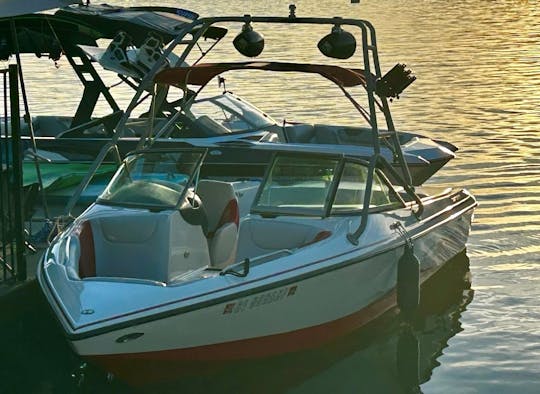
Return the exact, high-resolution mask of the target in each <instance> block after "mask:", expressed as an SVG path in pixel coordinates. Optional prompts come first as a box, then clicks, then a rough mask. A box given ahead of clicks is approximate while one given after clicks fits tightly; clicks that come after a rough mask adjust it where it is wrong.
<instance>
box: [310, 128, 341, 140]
mask: <svg viewBox="0 0 540 394" xmlns="http://www.w3.org/2000/svg"><path fill="white" fill-rule="evenodd" d="M314 129H315V132H314V135H313V138H312V140H311V142H313V143H315V144H339V139H338V135H337V129H336V127H333V126H326V125H315V126H314Z"/></svg>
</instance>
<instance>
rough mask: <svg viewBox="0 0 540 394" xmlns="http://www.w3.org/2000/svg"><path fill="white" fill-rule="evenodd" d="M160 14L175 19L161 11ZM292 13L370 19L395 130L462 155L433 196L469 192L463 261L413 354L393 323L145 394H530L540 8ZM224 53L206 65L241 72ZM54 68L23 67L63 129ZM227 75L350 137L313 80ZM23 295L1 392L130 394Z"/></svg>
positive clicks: (64, 76) (5, 339)
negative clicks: (395, 73) (398, 90)
mask: <svg viewBox="0 0 540 394" xmlns="http://www.w3.org/2000/svg"><path fill="white" fill-rule="evenodd" d="M118 3H119V4H123V5H150V4H152V3H154V2H150V1H146V2H144V1H119V2H118ZM162 4H163V5H178V3H176V2H173V1H170V0H167V1H163V2H162ZM288 4H289V2H288V1H281V0H272V1H269V0H260V1H240V0H229V1H222V0H215V1H212V2H203V1H195V0H191V1H183V2H182V3H181V5H182V6H183V7H184V8H187V9H192V10H195V11H197V12H199V13H200V14H201V15H210V14H212V15H218V14H220V15H225V14H229V15H232V14H244V13H251V14H253V15H275V14H278V15H286V14H287V13H288ZM296 6H297V15H298V16H343V17H353V18H363V19H368V20H370V21H371V22H372V23H373V24H374V25H375V27H376V29H377V33H378V36H377V38H378V46H379V55H380V60H381V64H382V68H383V70H388V69H390V68H391V67H392V66H393V65H394V64H395V63H397V62H404V63H406V64H407V65H408V66H410V67H411V68H412V69H413V70H414V72H415V74H416V76H417V78H418V80H417V81H416V82H415V83H414V84H413V85H411V87H409V88H408V89H407V91H406V92H405V93H404V94H403V95H402V97H401V98H400V99H399V100H396V101H394V102H393V103H392V110H393V115H394V121H395V123H396V126H397V127H398V128H399V129H402V130H408V131H415V132H418V133H420V134H425V135H427V136H429V137H432V138H436V139H443V140H447V141H449V142H452V143H453V144H455V145H457V146H458V147H459V148H460V150H459V151H458V157H457V158H456V159H455V160H453V161H451V162H450V163H449V164H448V165H447V166H446V167H445V168H444V169H442V170H441V171H440V172H439V173H438V174H437V175H436V176H434V177H433V178H432V179H431V180H430V181H429V184H432V185H441V186H442V185H448V186H459V187H466V188H468V189H470V190H472V192H473V193H474V194H475V195H476V197H477V198H478V200H479V204H480V206H479V207H478V209H477V211H476V215H475V222H474V225H473V231H472V234H471V236H470V239H469V244H468V248H467V256H468V257H467V256H460V257H458V258H457V259H455V261H454V262H453V263H452V265H451V266H450V267H449V269H448V270H447V271H448V272H443V273H442V274H441V278H439V279H438V282H436V285H433V286H432V288H430V289H427V290H426V293H425V294H427V296H426V297H425V298H426V300H424V302H423V306H422V308H421V311H420V314H419V316H418V318H417V319H416V320H415V322H414V324H413V326H412V331H413V332H414V334H415V335H416V339H417V341H418V345H419V347H418V348H419V352H416V351H415V349H416V347H415V343H414V342H413V343H412V345H411V342H410V336H409V335H408V333H407V332H406V330H407V329H405V328H404V327H403V325H402V322H401V321H400V319H399V318H398V317H395V316H393V315H389V316H386V317H385V318H384V319H382V320H381V322H378V323H377V324H376V325H375V326H374V327H371V328H368V329H367V330H362V331H361V332H358V333H355V334H353V335H351V336H349V337H347V338H344V339H342V340H340V341H338V342H336V343H332V344H329V345H327V346H325V347H324V348H321V349H316V350H313V351H310V352H306V353H302V354H297V355H293V356H286V357H280V358H276V359H273V360H267V361H264V362H254V363H249V364H247V365H241V364H239V365H229V366H228V367H227V368H225V369H223V370H219V371H205V373H201V375H199V376H193V377H192V378H189V379H185V380H182V381H179V382H177V383H176V384H175V385H173V386H169V387H163V388H159V389H154V390H151V391H152V392H154V391H155V392H181V391H182V392H198V393H206V392H218V391H219V392H231V393H232V392H268V393H273V392H289V393H330V392H332V393H349V392H366V393H379V392H380V393H393V392H396V393H399V392H424V393H538V392H539V391H540V302H539V300H540V3H539V2H537V1H534V0H531V1H502V0H501V1H487V0H485V1H484V0H467V1H459V0H454V1H445V0H441V1H436V0H431V1H427V0H426V1H421V0H416V1H407V0H399V1H398V0H362V1H361V4H349V3H348V2H347V1H345V0H339V1H338V0H327V1H324V2H321V1H314V0H304V1H296ZM325 30H328V29H325ZM326 33H327V32H326V31H323V30H320V31H317V30H316V29H312V28H310V29H304V30H302V29H296V30H295V31H287V30H284V29H283V28H276V29H275V30H271V31H264V34H265V38H266V41H267V49H266V51H265V53H264V54H263V57H264V58H265V59H272V60H291V58H290V57H288V56H287V51H288V53H294V56H295V59H296V61H299V62H327V60H325V59H324V58H323V57H322V56H321V55H320V54H318V52H317V50H316V43H317V41H318V39H319V38H320V37H322V35H324V34H326ZM289 34H291V35H293V34H296V35H297V36H296V37H298V39H296V40H295V41H293V42H295V43H296V44H295V45H289V46H286V45H284V44H283V43H280V41H279V40H281V41H285V40H283V38H284V37H285V36H286V35H289ZM234 35H235V33H233V34H231V36H232V37H234ZM232 37H229V40H232ZM302 37H303V38H302ZM226 47H227V48H226V49H224V50H222V51H216V52H215V53H214V54H213V55H211V56H210V57H209V58H208V59H209V60H239V57H236V56H235V55H233V54H232V52H231V50H230V46H226ZM346 64H348V65H354V62H353V61H348V62H347V63H346ZM59 65H60V68H59V69H56V68H54V67H53V65H52V62H50V61H49V62H47V61H44V60H43V59H42V60H40V61H38V60H34V59H33V58H29V59H28V62H27V63H26V64H25V69H24V71H25V73H26V74H27V76H28V77H29V81H28V85H29V86H28V88H29V94H30V96H31V109H32V111H33V113H34V115H35V114H38V113H59V112H60V113H64V114H66V115H69V114H72V112H71V111H72V110H74V109H75V108H76V104H77V103H76V101H75V100H73V97H76V96H74V94H76V93H77V91H76V90H75V89H76V88H75V87H73V88H72V87H71V86H72V85H70V83H71V82H70V81H73V79H70V78H72V76H71V75H69V73H70V72H71V70H70V69H69V67H68V66H67V65H66V63H65V61H60V62H59ZM356 66H357V67H361V65H356ZM234 75H235V74H232V73H231V75H230V76H227V88H228V89H230V90H232V91H234V92H235V93H238V94H240V95H242V96H245V97H247V98H248V99H250V100H251V101H252V102H253V103H254V104H256V105H258V106H260V107H261V108H262V109H264V110H265V111H267V112H268V113H269V114H271V115H272V116H274V117H275V118H276V119H282V118H287V119H297V120H303V121H312V122H318V123H325V122H331V121H336V120H338V121H341V122H344V123H351V124H354V123H355V122H357V121H358V120H359V119H356V118H351V117H350V110H349V107H344V106H341V105H336V104H335V101H334V99H335V98H336V97H335V95H337V96H338V97H337V99H338V102H340V103H341V102H342V103H345V101H343V99H342V98H340V97H339V92H338V91H336V90H331V89H330V85H329V84H328V85H325V84H324V82H323V83H322V84H321V83H320V82H315V80H314V82H313V83H312V82H311V81H308V85H307V86H309V89H307V90H306V84H305V81H301V80H295V79H294V76H291V77H290V78H289V77H288V79H287V81H286V84H285V85H283V84H281V85H280V84H277V83H275V81H273V80H257V83H256V84H253V79H246V77H244V76H241V78H239V79H236V80H235V76H234ZM256 77H257V74H253V75H252V76H251V77H250V78H256ZM111 80H112V79H111ZM44 81H45V84H44ZM301 82H302V84H301ZM49 83H50V85H49ZM47 85H49V86H47ZM44 86H46V87H44ZM66 86H69V88H66ZM261 92H262V93H263V94H260V93H261ZM128 93H129V91H128V90H126V93H125V96H126V97H128ZM283 96H286V98H287V99H288V101H285V100H284V97H283ZM339 100H341V101H339ZM51 103H52V104H51ZM59 107H60V109H59ZM344 116H348V117H347V118H343V117H344ZM321 118H327V119H325V120H323V119H321ZM469 265H470V272H469V273H467V274H466V275H465V273H466V272H467V267H468V266H469ZM31 290H32V291H30V294H34V295H35V297H31V299H32V300H31V302H32V304H31V305H34V304H35V303H37V306H38V307H37V308H35V307H32V308H29V310H28V311H22V312H28V313H27V314H24V315H23V316H20V315H19V314H18V313H15V312H14V313H13V318H12V319H11V320H9V321H8V322H7V323H6V324H4V325H3V326H2V327H0V331H5V333H4V332H2V334H3V336H2V341H1V342H2V345H1V346H2V347H3V349H2V351H1V352H0V392H6V393H11V392H21V393H26V392H32V393H56V392H59V393H62V392H130V391H131V390H130V389H128V388H126V387H124V386H123V385H122V384H121V383H120V382H114V381H113V382H112V383H109V382H107V380H106V377H104V376H103V375H101V374H99V373H98V372H97V371H93V370H92V369H91V368H87V369H85V370H84V371H83V372H80V371H79V369H78V366H79V364H80V362H79V360H78V359H77V358H76V357H75V356H74V355H73V354H72V353H71V352H70V351H69V349H68V348H67V345H66V344H65V343H64V341H63V340H62V338H61V337H60V335H59V334H58V332H57V330H56V328H55V325H54V324H53V323H52V322H51V321H50V317H49V316H48V315H47V313H46V308H45V307H44V305H43V304H42V303H41V302H40V301H39V297H38V296H37V295H38V291H37V289H31ZM29 302H30V301H29ZM14 327H16V328H19V330H17V331H15V330H14ZM6 350H7V351H6ZM72 373H73V374H74V376H75V377H71V375H72ZM83 375H84V376H83ZM417 376H418V378H417Z"/></svg>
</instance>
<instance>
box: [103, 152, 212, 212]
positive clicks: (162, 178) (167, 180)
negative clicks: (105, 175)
mask: <svg viewBox="0 0 540 394" xmlns="http://www.w3.org/2000/svg"><path fill="white" fill-rule="evenodd" d="M202 154H203V153H202V152H145V153H140V154H135V155H132V156H130V157H129V158H128V159H126V161H125V162H124V163H123V164H122V166H121V167H120V169H119V170H118V171H117V173H116V174H115V176H114V177H113V179H112V180H111V182H110V183H109V185H108V186H107V188H106V189H105V191H104V192H103V193H102V194H101V196H100V197H99V199H98V202H99V203H106V204H107V203H108V204H114V205H125V206H144V207H148V206H150V207H158V208H163V209H165V208H174V207H176V206H177V205H178V204H179V202H180V199H181V198H182V196H183V195H184V190H185V188H186V187H188V182H189V179H190V178H191V177H192V175H193V174H194V173H195V171H196V170H197V168H198V164H199V162H200V160H201V157H202Z"/></svg>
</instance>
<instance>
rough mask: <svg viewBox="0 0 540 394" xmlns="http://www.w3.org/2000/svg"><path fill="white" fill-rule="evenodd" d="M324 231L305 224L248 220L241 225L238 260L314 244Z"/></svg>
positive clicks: (271, 220) (257, 219)
mask: <svg viewBox="0 0 540 394" xmlns="http://www.w3.org/2000/svg"><path fill="white" fill-rule="evenodd" d="M323 230H324V229H322V228H319V227H316V226H311V225H308V224H303V223H295V222H289V221H282V220H275V219H266V218H265V219H259V218H247V219H246V220H243V221H242V223H241V225H240V243H239V246H238V258H239V259H238V260H242V259H245V258H253V257H256V256H261V255H264V254H267V253H270V252H273V251H276V250H282V249H296V248H300V247H303V246H306V245H309V244H312V243H313V242H314V241H315V242H316V241H317V238H318V236H319V237H320V235H319V233H321V231H323Z"/></svg>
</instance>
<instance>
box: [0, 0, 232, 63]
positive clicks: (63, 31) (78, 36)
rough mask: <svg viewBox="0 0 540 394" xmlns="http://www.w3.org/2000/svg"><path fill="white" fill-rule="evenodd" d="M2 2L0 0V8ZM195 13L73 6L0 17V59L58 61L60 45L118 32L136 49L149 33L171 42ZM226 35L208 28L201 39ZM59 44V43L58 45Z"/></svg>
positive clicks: (88, 42)
mask: <svg viewBox="0 0 540 394" xmlns="http://www.w3.org/2000/svg"><path fill="white" fill-rule="evenodd" d="M1 1H2V0H0V5H1V4H2V3H1ZM197 17H198V14H196V13H194V12H191V11H188V10H183V9H180V8H171V7H113V6H110V5H106V4H104V5H89V6H83V5H74V6H70V7H65V8H62V9H60V10H58V11H57V12H56V13H55V14H54V15H46V14H29V15H19V16H15V17H12V18H0V60H6V59H8V58H9V56H10V55H11V54H13V53H16V52H17V51H16V49H18V52H19V53H35V54H37V55H41V54H43V53H48V54H49V56H50V57H51V58H53V59H55V60H56V59H58V58H59V57H60V54H61V52H62V49H64V50H65V49H66V48H61V47H62V46H65V45H66V44H72V45H75V46H76V45H90V46H97V43H96V40H98V39H101V38H105V39H112V38H114V37H115V36H116V34H117V33H118V32H119V31H124V32H126V33H127V34H128V35H129V36H130V38H131V44H133V45H135V46H137V47H139V46H140V45H141V44H142V43H143V42H144V40H146V38H147V37H148V34H149V33H153V34H155V35H159V36H160V37H161V38H162V40H163V42H164V43H167V42H169V41H171V40H172V39H173V38H174V37H175V36H176V35H177V34H178V32H179V31H180V30H181V29H182V28H183V27H185V26H186V25H188V24H190V23H191V22H193V21H194V20H195V19H196V18H197ZM13 25H14V26H15V28H16V31H17V41H18V48H15V46H14V40H13V37H12V26H13ZM225 34H227V29H225V28H223V27H219V26H212V27H210V28H208V29H207V30H206V31H205V32H204V34H203V37H205V38H209V39H214V40H218V39H221V38H222V37H223V36H225ZM59 41H61V44H60V43H59Z"/></svg>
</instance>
